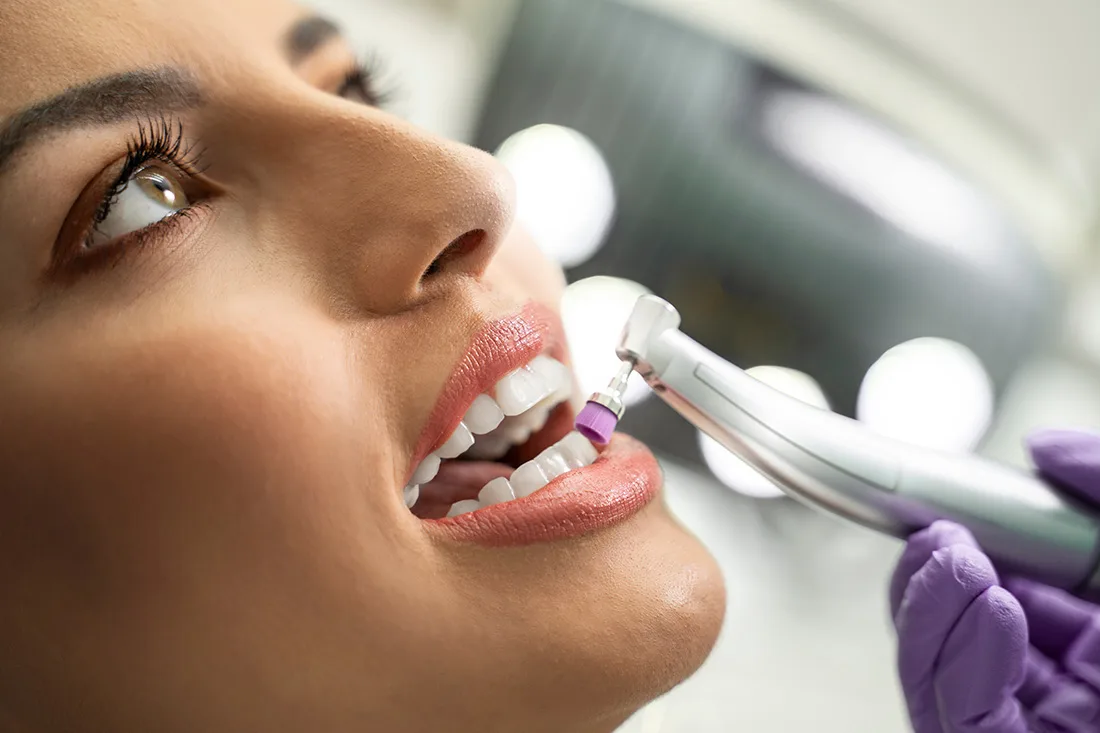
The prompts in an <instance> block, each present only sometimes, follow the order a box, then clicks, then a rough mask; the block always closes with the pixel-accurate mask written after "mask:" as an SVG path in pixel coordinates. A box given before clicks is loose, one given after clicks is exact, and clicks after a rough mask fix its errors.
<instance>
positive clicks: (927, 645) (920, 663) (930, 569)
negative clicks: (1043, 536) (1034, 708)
mask: <svg viewBox="0 0 1100 733" xmlns="http://www.w3.org/2000/svg"><path fill="white" fill-rule="evenodd" d="M995 585H997V573H996V572H995V571H994V570H993V565H992V563H990V562H989V558H987V557H986V556H985V555H983V554H982V552H981V551H980V550H978V549H977V548H976V547H973V546H971V545H969V544H958V545H952V546H950V547H947V548H944V549H938V550H935V551H934V552H933V553H932V555H931V557H930V558H929V559H928V561H927V562H926V563H925V564H924V566H923V567H922V568H921V569H920V570H918V571H917V572H916V573H914V574H913V576H912V577H911V578H910V580H909V585H908V587H907V588H906V590H905V593H904V595H903V597H902V600H901V603H900V605H899V608H898V613H897V616H896V617H895V619H894V624H895V626H896V627H897V630H898V673H899V677H900V679H901V684H902V688H903V689H904V691H905V698H906V702H907V704H908V706H909V717H910V719H911V720H912V722H913V727H914V729H915V730H916V731H917V733H944V730H943V728H942V726H941V725H940V713H939V706H938V703H937V698H936V690H935V685H934V680H935V677H934V673H935V667H936V661H937V660H938V659H939V657H940V651H941V650H942V649H943V647H944V644H945V642H946V641H947V637H948V635H949V634H950V633H951V630H952V629H953V628H954V627H955V624H956V623H957V622H958V620H959V618H960V617H962V615H963V613H964V612H965V611H966V609H967V608H968V607H969V606H970V604H971V603H973V602H974V600H975V599H977V598H978V597H980V596H981V595H982V594H983V593H985V592H986V591H987V590H989V589H990V588H991V587H993V586H995ZM1021 663H1022V662H1021Z"/></svg>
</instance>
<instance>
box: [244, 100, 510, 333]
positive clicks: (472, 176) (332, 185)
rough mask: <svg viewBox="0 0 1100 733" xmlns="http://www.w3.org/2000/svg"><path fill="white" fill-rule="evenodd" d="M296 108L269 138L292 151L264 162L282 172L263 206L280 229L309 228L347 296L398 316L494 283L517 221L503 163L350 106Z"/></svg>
mask: <svg viewBox="0 0 1100 733" xmlns="http://www.w3.org/2000/svg"><path fill="white" fill-rule="evenodd" d="M287 108H288V106H282V107H281V109H280V117H279V119H281V122H280V123H278V125H277V126H273V127H272V128H269V130H268V132H266V133H265V137H266V138H267V139H268V140H270V141H279V140H281V141H282V142H281V144H278V143H272V147H273V149H272V150H269V151H267V152H268V153H269V155H266V156H264V157H265V159H267V160H269V161H270V160H272V158H274V160H275V161H277V162H275V163H273V165H274V166H276V167H277V170H272V171H271V173H270V175H268V176H266V177H265V178H266V180H268V182H269V183H268V186H270V188H272V189H273V191H272V192H271V194H272V195H270V196H263V195H262V196H261V199H262V200H265V204H264V205H265V206H274V207H275V208H274V209H272V212H273V213H272V217H273V219H274V220H278V221H280V222H281V223H280V224H279V227H280V228H283V227H286V226H288V222H289V226H290V227H291V228H292V229H294V230H300V231H301V237H299V239H303V240H304V241H306V242H309V247H310V249H311V250H312V251H311V252H310V253H309V254H310V259H311V260H312V261H314V262H315V263H316V264H317V266H319V267H320V268H321V269H322V270H323V271H324V274H325V275H326V276H327V277H326V283H332V284H334V287H338V288H341V297H343V298H346V299H349V300H351V301H353V303H352V305H354V306H355V307H357V308H360V309H363V310H367V311H369V312H372V313H380V314H389V313H395V312H400V311H402V310H406V309H408V308H410V307H412V306H414V305H415V304H416V303H417V302H418V301H419V300H420V299H421V298H423V297H424V295H425V293H426V292H427V291H428V289H429V286H431V289H433V290H435V291H438V289H439V288H441V287H446V286H447V283H450V282H454V283H457V282H461V281H463V280H468V279H469V278H475V279H476V278H480V277H481V276H482V275H483V274H484V272H485V269H486V268H487V267H488V264H489V262H490V261H491V260H492V258H493V255H494V254H495V253H496V251H497V250H498V249H499V247H500V245H501V244H502V242H503V241H504V239H505V237H506V236H507V234H508V232H509V231H510V230H511V227H512V224H513V220H514V216H515V184H514V182H513V180H512V177H511V175H510V174H509V173H508V171H507V170H506V169H505V168H504V167H503V166H502V165H501V164H500V163H499V162H498V161H497V160H496V159H495V158H493V157H492V156H490V155H488V154H486V153H484V152H482V151H479V150H476V149H474V148H471V147H469V146H466V145H461V144H458V143H455V142H451V141H448V140H443V139H440V138H437V137H435V136H433V135H430V134H428V133H425V132H422V131H420V130H418V129H416V128H414V127H413V126H412V125H410V124H407V123H405V122H403V121H401V120H398V119H396V118H393V117H391V116H390V115H387V114H384V113H382V112H380V111H378V110H373V109H369V108H363V109H361V110H360V109H356V108H353V107H351V105H350V104H349V103H347V102H344V101H340V100H328V99H326V100H324V101H323V102H318V101H317V100H316V99H311V100H310V102H309V103H303V104H301V105H299V106H297V107H295V108H294V109H297V111H296V112H293V113H290V114H288V113H287ZM277 127H284V128H285V129H276V128H277ZM282 236H284V237H285V232H284V233H283V235H282ZM318 259H319V260H320V261H319V262H317V260H318Z"/></svg>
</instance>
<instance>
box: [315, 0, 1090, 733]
mask: <svg viewBox="0 0 1100 733" xmlns="http://www.w3.org/2000/svg"><path fill="white" fill-rule="evenodd" d="M312 4H313V5H315V6H316V7H317V8H318V9H320V10H322V11H323V12H325V13H327V14H329V15H331V16H333V17H335V18H336V19H338V20H339V21H340V22H341V23H342V24H344V26H345V27H346V28H347V30H348V31H349V35H350V36H351V37H352V38H353V39H354V41H355V42H356V44H357V45H359V46H360V47H361V49H362V51H363V52H364V54H368V55H370V56H373V57H376V58H378V59H379V60H380V62H381V65H382V80H383V84H384V85H388V86H391V87H392V89H393V92H394V94H393V97H392V102H391V103H390V105H389V106H390V108H391V109H392V111H394V112H396V113H397V114H399V115H402V116H404V117H406V118H407V119H409V120H411V121H413V122H415V123H417V124H419V125H421V126H423V127H426V128H428V129H430V130H433V131H435V132H437V133H440V134H443V135H445V136H448V137H452V138H456V139H460V140H463V141H466V142H469V143H471V144H474V145H476V146H478V147H481V148H483V149H485V150H488V151H490V152H494V153H496V154H497V155H498V156H499V157H500V158H501V159H502V160H503V161H504V162H505V163H506V164H507V165H508V167H509V168H510V169H511V170H512V171H513V173H514V174H515V176H516V179H517V182H518V187H519V188H518V195H519V200H518V207H519V213H518V216H519V219H520V220H521V221H522V222H523V223H524V224H525V225H527V226H528V227H529V228H530V229H531V230H532V231H533V232H534V233H535V235H536V237H537V238H538V240H539V242H540V244H541V246H542V247H544V248H545V250H546V251H547V252H548V253H550V254H551V255H552V256H554V257H555V258H557V259H558V260H559V261H560V262H561V263H562V264H563V265H564V266H565V267H566V271H567V274H568V276H569V280H570V282H571V285H570V289H569V292H568V294H567V298H566V302H565V304H564V306H563V312H564V317H565V320H566V328H567V331H568V336H569V340H570V343H571V346H572V348H573V351H574V356H575V360H576V366H577V371H578V375H579V377H580V379H581V380H582V382H583V385H582V386H583V387H584V388H585V389H586V390H592V389H595V388H597V387H601V386H603V385H604V383H606V380H607V379H608V378H609V377H610V376H611V374H612V373H613V371H614V369H615V367H616V365H617V363H616V361H615V359H614V355H613V351H612V349H613V346H614V343H615V340H616V337H617V335H618V330H619V328H620V327H621V324H622V322H623V320H624V319H625V317H626V314H627V313H628V312H629V309H630V307H631V305H632V303H633V300H634V299H635V298H636V297H637V295H638V294H640V293H643V292H646V291H651V292H655V293H657V294H658V295H661V296H662V297H665V298H668V299H669V300H670V301H672V302H673V303H674V304H675V305H676V306H677V307H678V308H679V310H680V312H681V314H682V315H683V319H684V325H683V328H684V330H685V332H687V333H688V334H690V335H692V336H693V337H694V338H696V339H697V340H699V341H701V342H702V343H703V344H705V345H706V346H708V347H709V348H711V349H712V350H714V351H716V352H718V353H720V354H722V355H723V356H725V357H727V358H728V359H730V360H731V361H733V362H734V363H736V364H738V365H740V366H742V367H744V368H751V370H752V373H753V374H755V375H756V376H758V377H759V378H760V379H763V380H765V381H768V382H769V383H771V384H773V385H774V386H776V387H778V388H780V389H783V390H785V391H787V392H789V393H791V394H793V395H795V396H797V397H799V398H801V399H803V400H806V401H807V402H810V403H813V404H817V405H820V406H827V407H829V408H830V409H833V410H835V411H837V412H839V413H842V414H845V415H848V416H851V417H855V418H857V419H860V420H862V421H864V422H865V423H867V424H868V425H869V426H870V427H871V428H872V429H874V430H877V431H880V432H883V433H885V434H888V435H891V436H895V437H898V438H901V439H903V440H907V441H910V442H913V443H918V444H922V445H929V446H935V447H938V448H942V449H946V450H955V451H978V452H980V453H983V454H986V455H989V456H992V457H994V458H996V459H998V460H1002V461H1005V462H1009V463H1013V464H1018V465H1021V466H1024V465H1026V455H1025V454H1024V451H1023V450H1022V444H1021V439H1022V437H1023V436H1024V435H1025V434H1026V433H1027V432H1029V431H1030V430H1032V429H1034V428H1037V427H1042V426H1064V427H1086V428H1100V377H1098V375H1100V371H1098V369H1097V366H1098V363H1100V317H1097V316H1098V314H1100V254H1098V249H1100V248H1098V246H1097V245H1098V244H1100V242H1098V239H1100V227H1098V217H1097V210H1098V206H1100V192H1098V190H1097V184H1098V181H1100V95H1098V94H1096V92H1095V90H1094V87H1095V84H1094V80H1095V78H1096V76H1097V73H1098V72H1100V44H1097V43H1095V38H1094V35H1095V34H1094V31H1095V29H1096V28H1100V4H1097V3H1096V2H1095V0H1060V2H1058V3H1015V4H1013V7H1012V10H1011V11H1008V10H1007V9H1006V7H1005V4H1004V3H1002V2H1000V1H999V0H968V2H966V3H957V2H954V1H953V0H923V1H922V2H920V3H914V2H911V1H910V0H812V1H811V0H312ZM594 312H595V313H602V314H606V318H601V319H595V318H592V317H591V314H592V313H594ZM629 396H630V398H631V402H632V407H631V409H630V410H629V411H628V413H627V417H626V419H625V420H624V423H623V429H624V430H626V431H627V432H630V433H632V434H635V435H637V436H639V437H641V438H643V439H644V440H646V441H647V442H649V443H650V445H651V446H652V447H653V448H654V449H655V450H656V451H657V452H658V453H659V455H660V457H661V459H662V461H663V463H664V465H665V467H666V470H667V474H668V493H669V501H670V503H671V505H672V507H673V509H674V510H675V511H676V512H677V514H678V515H679V516H680V517H681V518H682V519H683V521H684V522H685V523H686V524H687V525H688V526H690V527H691V528H692V529H693V530H694V531H695V532H696V533H697V534H698V535H699V536H700V537H702V539H703V540H704V541H705V542H706V543H707V544H708V545H709V547H710V548H711V550H712V551H713V552H714V554H715V555H716V556H717V557H718V559H719V561H720V562H721V564H722V566H723V570H724V572H725V575H726V579H727V583H728V586H729V596H730V600H729V614H728V617H727V620H726V625H725V628H724V631H723V634H722V637H721V639H720V641H719V644H718V647H717V648H716V649H715V651H714V654H713V655H712V656H711V658H710V660H709V661H708V662H707V664H706V665H705V666H704V667H703V669H702V670H700V672H699V673H698V674H697V675H696V676H695V677H693V678H692V679H691V680H689V681H688V682H687V683H685V684H684V685H682V686H681V687H679V688H677V689H676V690H674V691H673V692H671V693H670V694H668V695H666V696H665V697H664V698H662V699H660V700H658V701H656V702H654V703H653V704H652V705H651V706H649V707H648V708H646V709H645V710H643V711H641V712H640V713H639V714H638V715H637V716H636V717H635V718H634V719H633V720H632V721H631V722H630V723H629V724H628V725H627V726H626V728H624V733H626V732H629V733H666V732H678V731H697V732H699V733H709V732H711V731H713V732H715V733H718V732H719V731H721V732H722V733H726V732H728V731H735V730H752V731H758V732H761V733H767V732H769V731H791V730H814V731H820V732H822V733H824V732H826V731H837V732H840V731H843V732H844V733H852V732H857V733H858V732H862V731H867V732H868V733H871V732H874V733H889V732H891V731H899V732H900V731H905V730H908V725H907V723H906V718H905V716H904V713H903V704H902V700H901V697H900V694H899V691H898V689H897V686H896V683H895V680H894V672H893V655H894V648H893V638H892V634H891V631H890V624H889V618H888V612H887V607H886V599H885V589H886V583H887V579H888V577H889V573H890V570H891V566H892V563H893V561H894V559H895V558H896V557H897V555H898V553H899V551H900V545H899V544H898V543H896V542H894V541H891V540H887V539H884V538H880V537H877V536H874V535H872V534H871V533H869V532H867V531H864V530H862V529H859V528H856V527H852V526H848V525H846V524H843V523H841V522H840V521H838V520H834V519H831V518H829V517H825V516H821V515H819V514H816V513H814V512H812V511H810V510H808V509H805V508H803V507H802V506H801V505H798V504H796V503H794V502H792V501H790V500H789V499H786V498H784V497H782V496H781V495H780V494H779V492H778V491H777V490H776V489H775V487H774V486H772V485H770V484H769V483H768V482H767V481H766V480H765V479H763V478H762V477H759V476H758V475H756V474H755V473H753V472H752V470H751V469H749V468H747V467H746V466H745V465H744V464H742V463H740V462H738V461H737V460H736V459H735V458H733V457H732V456H730V455H729V454H728V453H726V452H725V451H724V450H723V449H721V448H719V447H717V446H716V445H715V444H713V443H711V442H710V441H709V439H704V438H702V437H701V436H700V435H698V434H697V432H696V431H695V430H694V429H693V428H692V427H691V426H690V425H688V424H687V423H686V422H684V421H683V420H681V419H679V418H678V417H676V416H675V415H674V414H673V413H672V412H671V411H670V410H669V409H668V408H667V407H666V406H665V405H664V404H663V403H661V402H660V401H658V400H656V399H652V398H651V397H650V395H649V394H648V391H647V388H646V387H645V386H644V385H642V384H638V385H634V386H633V387H632V390H631V392H630V395H629Z"/></svg>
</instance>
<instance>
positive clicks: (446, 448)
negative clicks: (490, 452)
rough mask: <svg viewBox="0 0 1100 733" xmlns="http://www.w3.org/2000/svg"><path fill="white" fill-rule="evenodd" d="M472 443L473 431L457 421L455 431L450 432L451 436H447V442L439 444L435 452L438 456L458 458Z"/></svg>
mask: <svg viewBox="0 0 1100 733" xmlns="http://www.w3.org/2000/svg"><path fill="white" fill-rule="evenodd" d="M473 444H474V436H473V433H471V432H470V429H469V428H468V427H466V426H465V425H464V424H463V423H459V424H458V427H457V428H455V431H454V432H453V433H451V437H449V438H447V442H446V443H444V444H443V445H441V446H439V450H437V451H436V452H435V453H436V455H438V456H439V457H440V458H458V457H459V456H460V455H462V454H463V453H465V452H466V450H467V449H468V448H469V447H470V446H471V445H473Z"/></svg>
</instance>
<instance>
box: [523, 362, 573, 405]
mask: <svg viewBox="0 0 1100 733" xmlns="http://www.w3.org/2000/svg"><path fill="white" fill-rule="evenodd" d="M530 366H531V369H532V370H533V371H534V372H535V373H536V374H538V375H539V376H540V377H542V378H543V379H544V380H545V381H546V383H547V384H549V385H550V386H551V387H552V388H553V390H554V391H553V393H552V399H553V401H554V404H557V403H559V402H563V401H565V400H566V399H568V397H569V395H570V393H572V391H573V375H572V374H570V372H569V367H567V366H566V365H565V364H562V363H561V362H560V361H558V360H557V359H551V358H550V357H549V356H536V357H535V358H534V359H532V360H531V364H530Z"/></svg>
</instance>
